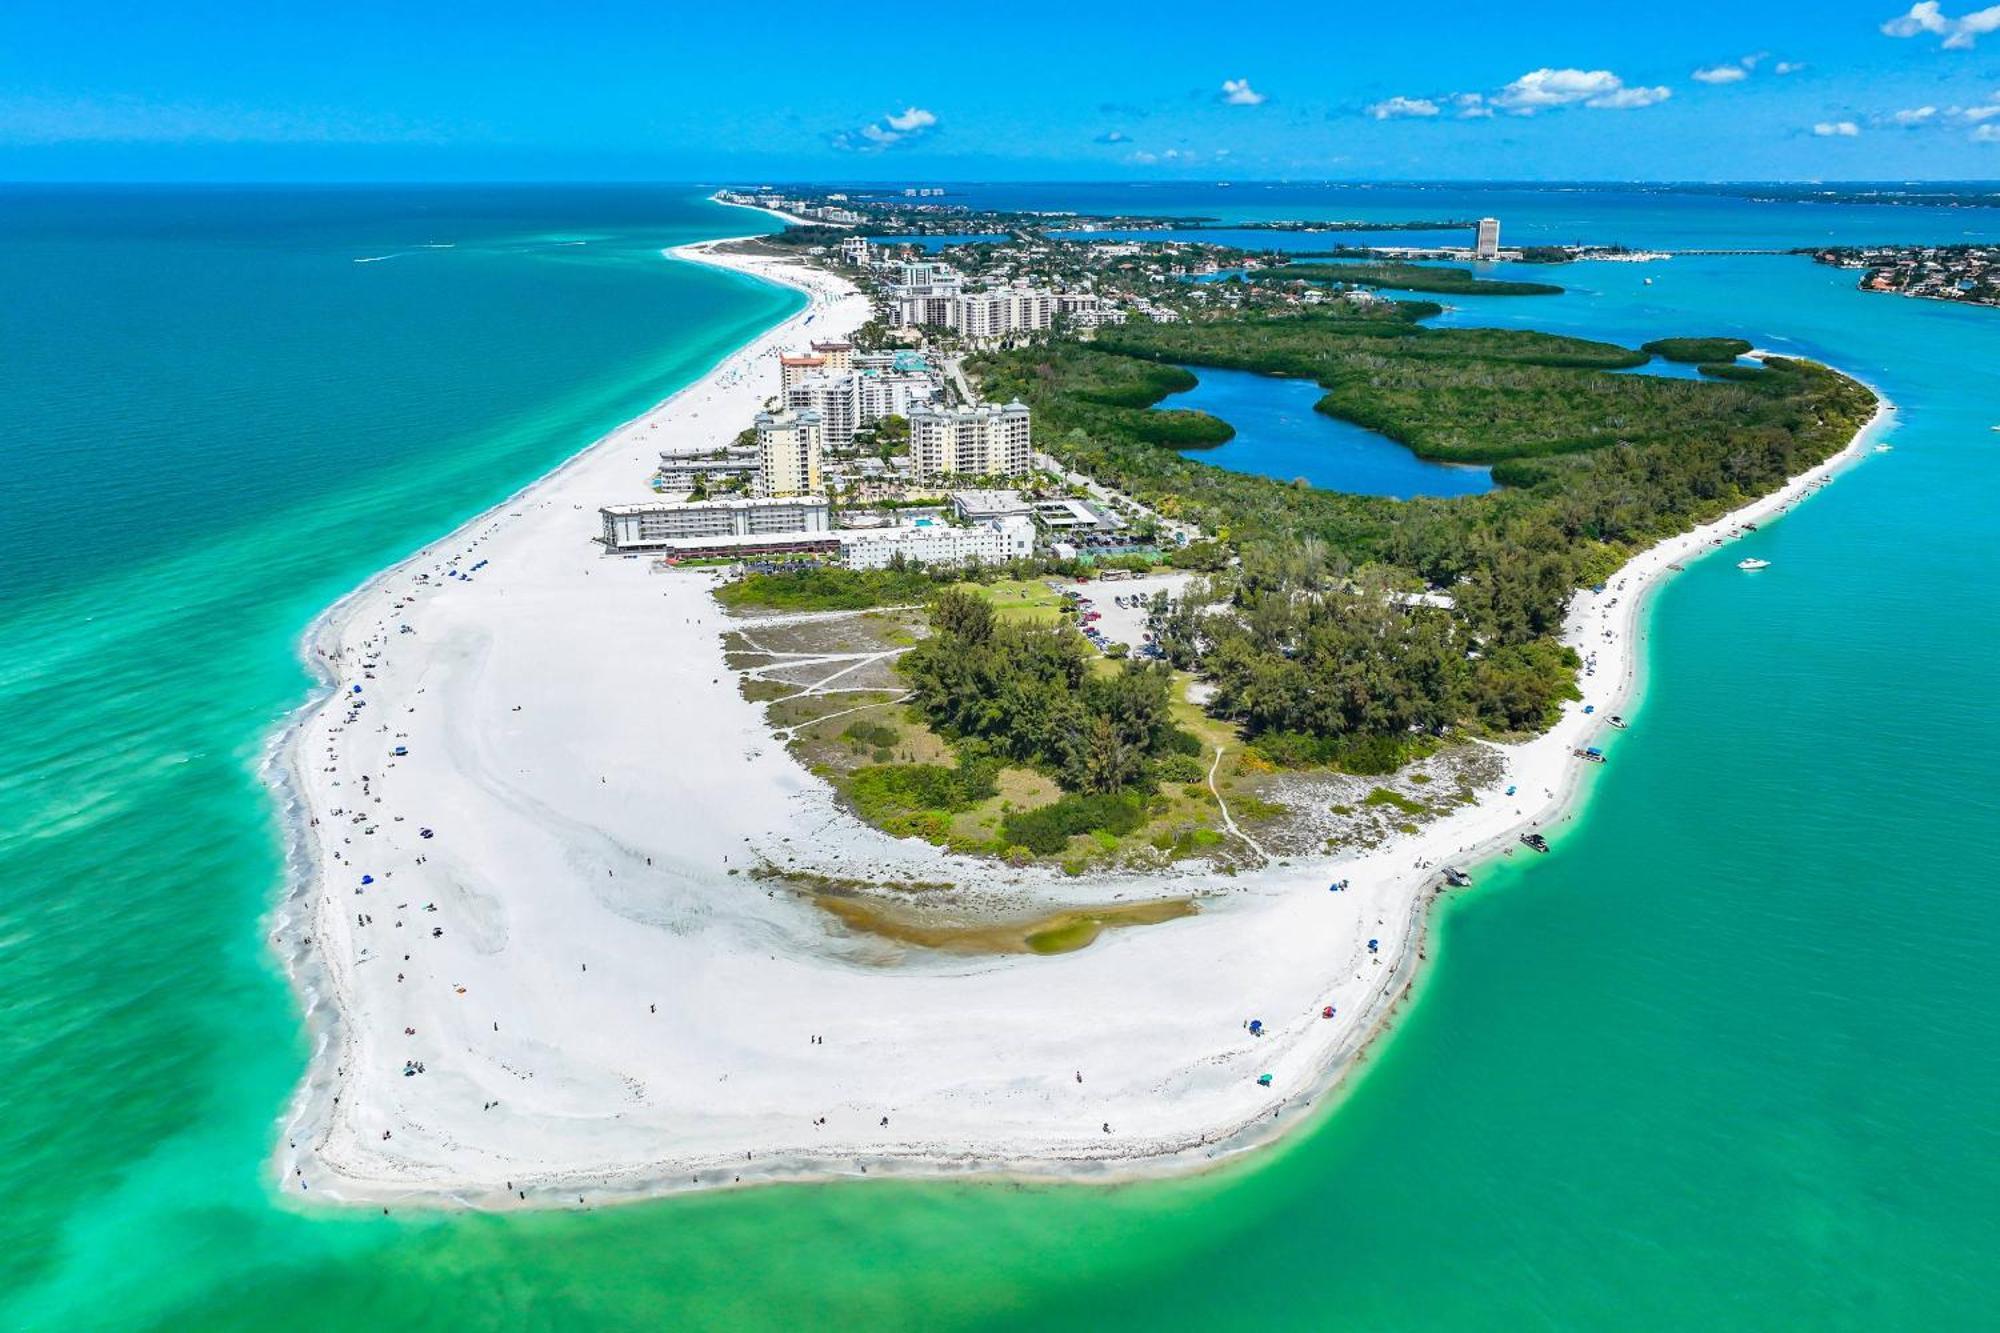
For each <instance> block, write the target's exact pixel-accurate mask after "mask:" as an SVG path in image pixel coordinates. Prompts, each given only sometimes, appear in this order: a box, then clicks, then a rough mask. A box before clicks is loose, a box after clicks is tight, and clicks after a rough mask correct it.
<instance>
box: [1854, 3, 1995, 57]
mask: <svg viewBox="0 0 2000 1333" xmlns="http://www.w3.org/2000/svg"><path fill="white" fill-rule="evenodd" d="M1882 31H1883V32H1884V33H1886V34H1887V35H1888V36H1891V37H1915V36H1917V35H1918V34H1919V33H1929V34H1930V35H1931V36H1933V37H1942V38H1943V39H1944V42H1943V45H1944V48H1945V49H1946V50H1947V51H1969V50H1971V49H1972V46H1973V44H1974V43H1975V42H1977V41H1978V40H1979V39H1980V38H1981V37H1984V36H1985V35H1986V34H1987V33H1989V32H1995V31H2000V5H1992V6H1989V7H1988V8H1985V9H1981V10H1976V11H1974V12H1972V13H1969V14H1967V15H1965V16H1964V17H1963V18H1952V17H1950V16H1949V15H1947V14H1946V13H1945V12H1944V9H1943V7H1942V6H1940V5H1939V4H1938V0H1921V3H1919V4H1914V5H1911V6H1910V11H1909V12H1908V13H1907V14H1901V15H1898V16H1897V17H1895V18H1892V19H1890V20H1889V21H1888V22H1887V23H1884V24H1883V25H1882Z"/></svg>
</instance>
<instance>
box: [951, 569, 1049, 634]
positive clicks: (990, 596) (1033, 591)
mask: <svg viewBox="0 0 2000 1333" xmlns="http://www.w3.org/2000/svg"><path fill="white" fill-rule="evenodd" d="M958 586H959V587H960V588H961V589H963V590H964V591H966V592H974V593H978V594H979V595H980V596H981V597H984V598H985V599H986V600H987V601H989V602H991V603H993V609H994V610H995V611H998V612H999V613H1000V614H1001V615H1002V616H1004V617H1006V618H1007V619H1009V620H1034V621H1041V622H1043V623H1045V624H1048V623H1053V622H1054V621H1057V620H1059V619H1061V618H1062V606H1063V601H1062V595H1061V594H1060V593H1058V592H1056V591H1055V589H1053V588H1051V587H1049V585H1048V583H1047V582H1046V581H1044V580H1042V579H1000V580H997V581H996V582H993V583H961V584H959V585H958Z"/></svg>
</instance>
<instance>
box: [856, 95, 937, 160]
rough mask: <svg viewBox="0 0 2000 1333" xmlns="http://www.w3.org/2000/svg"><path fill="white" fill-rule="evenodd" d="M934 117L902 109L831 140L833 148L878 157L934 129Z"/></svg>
mask: <svg viewBox="0 0 2000 1333" xmlns="http://www.w3.org/2000/svg"><path fill="white" fill-rule="evenodd" d="M937 123H938V118H937V115H936V113H934V112H930V111H926V110H924V108H922V107H920V106H911V107H905V108H903V109H902V110H901V111H892V112H890V113H889V114H888V115H886V116H884V117H882V119H880V120H872V121H870V122H868V123H867V124H866V125H863V126H862V127H861V128H860V129H858V130H855V131H853V132H852V133H848V132H846V131H843V132H841V133H839V134H836V135H834V136H833V146H834V147H836V148H851V149H854V150H855V151H857V152H862V153H879V152H881V151H882V150H883V149H885V148H891V147H894V146H895V145H896V144H899V143H904V142H906V141H908V140H910V139H916V138H920V137H922V136H923V135H925V134H927V133H929V132H930V131H931V130H933V129H935V128H937Z"/></svg>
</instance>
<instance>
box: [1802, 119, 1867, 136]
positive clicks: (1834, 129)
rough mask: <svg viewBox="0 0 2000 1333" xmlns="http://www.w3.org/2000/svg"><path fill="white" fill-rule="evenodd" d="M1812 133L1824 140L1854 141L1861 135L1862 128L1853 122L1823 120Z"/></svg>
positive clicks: (1814, 127)
mask: <svg viewBox="0 0 2000 1333" xmlns="http://www.w3.org/2000/svg"><path fill="white" fill-rule="evenodd" d="M1812 132H1813V133H1814V134H1816V135H1818V136H1819V137H1820V138H1822V139H1852V138H1854V137H1855V136H1856V135H1858V134H1860V133H1861V127H1860V126H1859V125H1856V124H1855V123H1854V122H1853V121H1851V120H1822V121H1821V122H1820V123H1819V124H1817V125H1815V126H1813V127H1812Z"/></svg>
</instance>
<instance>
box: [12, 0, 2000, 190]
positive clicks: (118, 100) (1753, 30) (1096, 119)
mask: <svg viewBox="0 0 2000 1333" xmlns="http://www.w3.org/2000/svg"><path fill="white" fill-rule="evenodd" d="M750 13H751V11H745V10H742V9H739V8H736V7H720V6H709V7H700V8H695V7H689V6H686V5H678V4H667V5H657V4H655V5H637V4H632V3H629V0H613V2H612V3H610V4H607V5H605V6H601V7H599V8H597V9H595V10H592V11H589V12H584V11H560V12H558V11H553V10H550V9H547V8H546V7H538V6H531V5H524V4H518V3H500V4H495V5H490V6H486V7H484V8H482V9H480V10H478V11H477V12H476V14H472V15H471V16H470V17H467V16H464V15H446V14H441V13H437V12H427V11H422V10H411V9H406V8H403V7H393V8H392V7H391V6H388V5H385V4H381V3H375V2H372V0H364V2H363V3H359V4H354V5H349V6H344V7H342V8H341V9H340V11H339V12H338V13H333V12H327V13H325V14H316V15H300V14H290V13H284V12H281V11H280V9H279V7H251V6H243V5H240V4H234V5H232V4H218V3H203V0H193V3H189V4H186V5H181V6H174V7H152V6H140V5H134V4H129V3H121V2H117V0H85V2H84V3H81V4H75V5H57V4H54V3H51V2H50V0H25V2H24V3H18V4H16V5H14V6H11V7H9V8H8V9H7V10H6V11H5V12H0V178H5V179H17V180H18V179H27V180H496V179H500V180H529V179H557V180H592V179H605V180H631V179H671V180H697V179H698V180H713V179H723V178H749V177H758V178H768V179H777V180H853V181H856V182H879V181H898V182H900V181H909V180H920V179H934V180H1008V179H1035V180H1063V179H1079V180H1082V179H1088V180H1118V179H1171V178H1189V179H1239V180H1251V179H1286V178H1297V179H1349V180H1380V179H1461V180H1469V179H1510V180H1582V179H1602V180H1638V179H1644V180H1745V179H1785V180H1801V179H1847V180H1852V179H1959V180H1964V179H1973V180H1977V179H1990V178H1994V177H2000V5H1994V6H1992V7H1990V8H1984V9H1980V8H1975V7H1973V6H1971V5H1966V6H1964V7H1960V6H1958V5H1953V4H1947V3H1941V2H1940V0H1920V2H1919V3H1916V4H1913V5H1910V4H1905V3H1901V2H1900V0H1831V2H1830V3H1826V4H1819V5H1814V6H1811V7H1806V6H1796V7H1791V9H1790V10H1789V12H1787V10H1786V9H1785V8H1783V7H1779V8H1771V7H1764V8H1757V7H1750V8H1745V7H1740V6H1724V5H1721V4H1719V3H1713V2H1712V0H1693V2H1691V3H1687V4H1683V5H1679V6H1675V7H1671V8H1670V9H1654V10H1636V11H1631V12H1620V13H1618V14H1616V15H1615V17H1614V16H1610V15H1607V12H1606V11H1605V10H1604V9H1603V7H1602V6H1598V5H1587V4H1581V3H1574V2H1573V0H1563V2H1562V3H1557V4H1551V5H1542V6H1538V7H1537V8H1536V11H1535V13H1534V14H1533V16H1532V18H1531V19H1529V18H1518V19H1515V20H1514V21H1509V16H1508V15H1507V14H1505V13H1503V12H1501V11H1497V10H1494V9H1492V8H1491V7H1488V6H1471V5H1466V4H1461V3H1456V2H1450V3H1445V4H1442V5H1439V6H1434V7H1431V8H1429V9H1427V10H1426V11H1425V12H1424V13H1423V14H1422V16H1421V17H1420V18H1418V19H1414V20H1413V19H1411V18H1409V17H1407V16H1405V15H1402V14H1399V13H1388V12H1368V13H1352V14H1350V13H1339V14H1334V13H1327V12H1321V11H1312V10H1307V9H1302V8H1299V7H1296V6H1277V5H1271V4H1257V3H1253V4H1250V5H1247V6H1244V5H1235V6H1229V7H1227V8H1218V7H1214V6H1194V5H1189V4H1185V3H1179V2H1178V0H1167V2H1166V3H1162V4H1158V5H1153V6H1148V7H1144V8H1141V7H1134V6H1057V5H1048V4H1029V5H1017V6H1011V7H1009V8H1008V10H1007V11H1006V13H1005V14H1004V15H1002V14H1000V13H999V12H997V11H965V12H951V11H946V10H939V9H925V10H921V11H911V12H909V13H907V14H904V13H899V12H898V11H895V10H881V11H867V12H865V13H862V14H858V15H839V14H835V13H831V12H829V13H827V14H825V15H824V16H818V15H815V14H814V13H812V12H811V11H798V10H792V11H787V12H786V14H785V15H784V21H782V22H779V21H777V20H776V17H775V16H772V21H768V22H767V21H761V20H760V21H757V22H754V23H752V22H750V21H748V19H747V18H746V16H747V15H749V14H750ZM904 29H907V31H906V32H904V33H903V35H904V37H905V38H906V40H899V39H898V37H897V35H898V33H899V31H903V30H904ZM996 73H998V74H1003V75H1004V76H1003V77H994V76H993V75H995V74H996Z"/></svg>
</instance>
